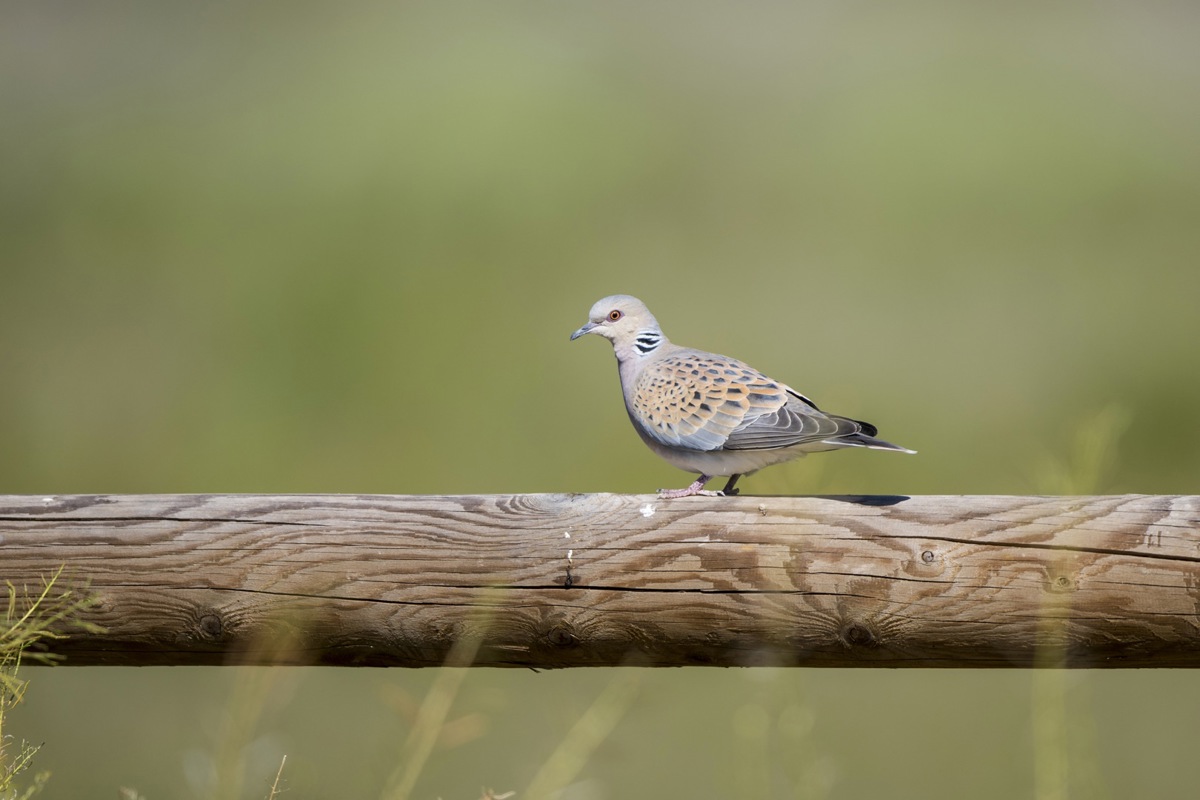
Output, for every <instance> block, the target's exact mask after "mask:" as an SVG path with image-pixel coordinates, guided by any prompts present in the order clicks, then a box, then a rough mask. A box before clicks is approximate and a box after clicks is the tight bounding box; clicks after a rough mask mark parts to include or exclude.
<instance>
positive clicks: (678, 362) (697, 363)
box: [627, 350, 836, 451]
mask: <svg viewBox="0 0 1200 800" xmlns="http://www.w3.org/2000/svg"><path fill="white" fill-rule="evenodd" d="M800 397H801V396H800V395H798V394H794V393H791V390H790V389H788V387H786V386H784V385H782V384H780V383H778V382H776V381H773V380H771V379H770V378H768V377H767V376H766V375H763V374H762V373H761V372H759V371H758V370H756V369H754V368H752V367H750V366H748V365H746V364H744V363H742V362H741V361H737V360H736V359H732V358H726V357H725V356H719V355H714V354H712V353H704V352H701V351H699V350H682V351H681V352H677V353H673V354H671V355H667V356H665V357H663V358H661V359H659V360H658V361H656V362H654V363H651V364H649V365H647V366H646V367H645V368H644V369H643V370H642V372H641V375H640V376H639V377H638V380H637V381H636V383H635V385H634V386H633V387H632V390H631V392H630V396H629V397H628V398H627V404H628V408H629V416H630V418H631V419H632V420H633V422H634V424H635V425H637V426H638V428H639V429H640V430H641V431H642V432H643V433H644V434H645V435H647V436H648V437H650V438H651V439H653V440H655V441H657V442H659V443H660V444H664V445H667V446H668V447H680V448H685V449H688V450H706V451H707V450H721V449H724V448H730V449H755V448H768V447H779V446H784V445H777V444H773V443H770V442H771V441H774V440H775V439H779V438H781V437H783V436H785V435H786V434H787V430H788V428H787V426H788V425H791V427H792V429H794V430H800V429H803V431H804V432H805V433H806V434H807V433H808V432H813V433H814V434H815V432H816V430H817V427H815V426H816V422H815V421H805V418H804V416H803V415H802V414H801V413H800V412H789V411H788V409H789V407H790V405H791V403H792V401H794V400H796V398H800ZM801 399H803V398H801ZM804 402H807V401H804ZM807 407H808V408H809V409H811V410H812V412H814V413H815V418H814V420H815V419H828V418H826V417H825V416H824V415H823V414H821V412H819V411H817V410H816V406H815V405H812V404H811V403H808V405H807ZM760 420H761V421H762V422H761V423H760ZM773 420H774V421H773ZM796 420H800V422H799V423H797V422H796ZM797 426H799V427H797ZM776 429H778V433H776V434H775V435H774V439H772V433H771V431H772V430H776ZM821 430H823V431H827V433H825V434H823V435H831V434H836V427H835V426H828V427H821Z"/></svg>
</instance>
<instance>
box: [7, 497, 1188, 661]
mask: <svg viewBox="0 0 1200 800" xmlns="http://www.w3.org/2000/svg"><path fill="white" fill-rule="evenodd" d="M62 564H66V565H67V573H66V574H67V575H68V576H69V578H70V579H71V580H73V581H76V582H84V583H86V584H88V585H89V586H90V589H91V591H92V592H93V593H94V594H95V595H96V597H97V599H98V604H97V605H96V606H95V607H94V608H93V609H92V610H91V611H90V612H89V617H88V618H89V619H90V620H91V621H93V622H96V623H98V624H100V625H102V626H104V628H105V629H106V632H105V633H103V634H83V635H74V636H72V637H71V638H70V639H68V640H66V641H63V642H60V643H58V644H57V645H56V650H57V651H58V652H60V653H62V654H63V655H65V656H66V657H67V661H66V663H68V664H126V665H128V664H134V665H150V664H223V663H267V662H273V663H293V664H337V665H368V666H382V665H397V666H410V667H418V666H432V665H438V664H442V663H443V662H444V661H445V660H446V658H447V655H448V653H450V648H451V646H452V645H453V643H454V642H456V641H461V640H463V639H464V638H466V639H473V640H475V641H477V642H478V644H479V649H478V651H477V655H476V657H475V663H476V664H480V665H488V666H521V667H566V666H603V665H616V664H644V665H654V666H680V665H690V664H708V665H719V666H731V665H742V664H764V663H776V664H794V665H803V666H889V667H898V666H922V667H928V666H951V667H967V666H978V667H1001V666H1030V665H1037V664H1053V663H1067V664H1070V665H1076V666H1122V667H1132V666H1190V667H1196V666H1200V497H1194V496H1136V495H1128V496H1112V497H993V496H981V497H912V498H903V497H893V498H888V497H764V498H754V497H736V498H704V497H689V498H682V499H678V500H665V501H664V500H660V499H658V498H657V497H653V496H624V495H607V494H602V495H514V496H450V497H440V496H428V497H423V496H349V495H152V496H59V497H44V498H43V497H28V496H0V578H3V579H6V580H8V581H11V582H13V583H14V584H17V585H18V586H20V585H22V584H25V585H30V586H32V585H34V584H36V583H37V582H38V581H39V578H40V577H41V576H45V575H48V574H50V573H52V572H53V571H54V570H56V569H57V568H58V567H59V565H62Z"/></svg>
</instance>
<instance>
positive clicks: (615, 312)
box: [608, 308, 625, 322]
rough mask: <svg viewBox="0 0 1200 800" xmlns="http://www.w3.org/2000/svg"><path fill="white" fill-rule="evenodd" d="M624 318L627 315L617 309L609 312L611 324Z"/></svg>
mask: <svg viewBox="0 0 1200 800" xmlns="http://www.w3.org/2000/svg"><path fill="white" fill-rule="evenodd" d="M623 316H625V315H624V314H622V313H621V312H620V311H619V310H617V309H615V308H614V309H613V310H612V311H610V312H608V321H609V322H616V321H617V320H619V319H620V318H621V317H623Z"/></svg>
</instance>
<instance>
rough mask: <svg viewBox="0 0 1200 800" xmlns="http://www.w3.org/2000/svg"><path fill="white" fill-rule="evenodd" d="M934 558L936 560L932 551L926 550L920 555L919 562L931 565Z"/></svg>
mask: <svg viewBox="0 0 1200 800" xmlns="http://www.w3.org/2000/svg"><path fill="white" fill-rule="evenodd" d="M934 558H936V556H934V554H933V551H932V550H926V551H925V552H924V553H921V560H922V561H924V562H925V563H926V564H932V563H933V559H934Z"/></svg>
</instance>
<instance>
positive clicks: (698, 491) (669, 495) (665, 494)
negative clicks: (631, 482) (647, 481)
mask: <svg viewBox="0 0 1200 800" xmlns="http://www.w3.org/2000/svg"><path fill="white" fill-rule="evenodd" d="M708 481H709V477H708V476H707V475H701V476H700V477H699V478H697V479H696V480H694V481H692V485H691V486H688V487H687V488H685V489H659V490H658V496H659V497H661V498H663V499H664V500H672V499H674V498H676V497H692V496H694V495H699V496H701V497H724V496H725V493H724V492H714V491H711V490H709V489H705V488H704V484H706V483H708Z"/></svg>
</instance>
